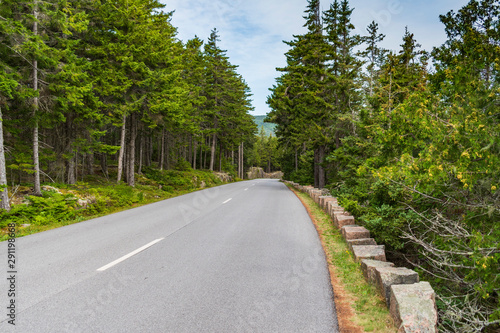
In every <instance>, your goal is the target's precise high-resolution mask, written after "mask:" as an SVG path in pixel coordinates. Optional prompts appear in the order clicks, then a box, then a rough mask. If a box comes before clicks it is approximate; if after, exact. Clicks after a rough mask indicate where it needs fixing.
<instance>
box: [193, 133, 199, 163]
mask: <svg viewBox="0 0 500 333" xmlns="http://www.w3.org/2000/svg"><path fill="white" fill-rule="evenodd" d="M197 153H198V141H197V140H194V142H193V170H196V156H197Z"/></svg>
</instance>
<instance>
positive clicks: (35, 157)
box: [33, 0, 42, 197]
mask: <svg viewBox="0 0 500 333" xmlns="http://www.w3.org/2000/svg"><path fill="white" fill-rule="evenodd" d="M33 16H34V22H33V35H35V36H36V35H38V21H37V20H38V4H37V0H35V1H34V8H33ZM33 90H34V91H35V92H37V91H38V61H37V60H36V59H35V60H33ZM37 111H38V97H35V98H34V100H33V119H34V120H35V125H34V127H33V166H34V169H35V170H34V171H35V174H34V184H33V191H34V193H33V194H34V195H36V196H40V197H41V196H42V190H41V188H40V159H39V153H38V146H39V145H38V121H37V119H36V117H37Z"/></svg>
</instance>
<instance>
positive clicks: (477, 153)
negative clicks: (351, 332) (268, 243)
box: [268, 0, 500, 332]
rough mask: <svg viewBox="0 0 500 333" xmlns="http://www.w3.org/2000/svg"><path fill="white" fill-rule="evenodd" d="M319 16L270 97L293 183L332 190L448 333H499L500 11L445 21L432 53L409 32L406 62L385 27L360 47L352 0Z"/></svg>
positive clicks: (488, 2) (309, 19)
mask: <svg viewBox="0 0 500 333" xmlns="http://www.w3.org/2000/svg"><path fill="white" fill-rule="evenodd" d="M323 6H324V4H323ZM320 8H321V7H320V1H319V0H309V1H308V6H307V9H306V11H305V16H304V19H305V27H306V28H307V32H306V33H304V34H303V35H297V36H294V38H293V40H291V41H289V42H286V43H287V44H288V45H289V47H290V49H289V51H288V52H287V53H286V58H287V65H286V66H285V67H283V68H278V70H279V71H280V72H281V76H280V77H278V78H277V79H276V84H275V85H274V86H273V87H272V88H271V95H270V96H269V97H268V104H269V106H270V107H271V108H272V111H271V112H270V114H269V115H268V121H270V122H273V123H276V124H277V128H276V133H277V136H278V140H279V147H280V149H281V157H280V161H279V163H280V165H281V167H282V170H283V171H284V172H285V175H286V178H288V179H290V180H293V181H297V182H300V183H302V184H314V185H315V186H316V187H320V188H323V187H326V188H328V189H330V190H331V192H332V194H334V195H335V196H337V197H338V198H339V199H340V200H339V201H340V203H341V204H342V206H343V207H345V208H346V209H347V210H349V211H350V212H351V213H352V214H354V215H355V216H356V218H357V220H358V221H359V223H360V224H364V225H366V226H368V227H369V229H370V230H371V231H372V233H373V234H374V236H375V238H376V240H377V241H379V242H380V243H382V244H386V248H387V250H388V253H389V254H390V257H391V258H390V259H391V260H394V261H397V262H398V264H402V265H403V264H404V265H408V266H410V267H413V268H415V269H416V270H417V271H418V272H419V273H420V274H421V277H422V278H423V279H424V280H427V281H430V282H431V284H432V285H433V287H434V288H435V290H436V292H437V295H438V300H437V301H438V307H439V311H440V323H439V325H440V330H441V331H442V332H498V330H499V323H500V303H499V290H500V274H499V272H500V224H499V223H498V221H499V219H500V200H499V196H500V194H499V193H500V191H499V186H500V160H499V159H500V136H499V133H500V60H499V59H500V4H499V3H498V1H495V0H471V1H470V2H469V3H468V4H467V5H466V6H464V7H463V8H461V9H460V10H458V11H457V12H455V11H450V12H448V13H446V14H443V15H441V16H440V20H441V22H442V24H443V28H444V30H445V32H446V36H447V40H446V42H445V43H444V44H443V45H441V46H437V47H435V48H434V49H433V50H432V51H431V52H427V51H424V50H422V49H421V48H420V45H419V44H418V42H417V40H415V37H414V35H413V34H412V33H411V31H409V30H408V29H406V31H401V34H402V36H403V37H402V41H401V46H400V49H399V50H397V51H390V50H385V49H383V48H382V47H381V46H380V42H381V41H382V40H383V39H384V38H385V36H384V34H382V33H381V32H380V29H379V26H378V24H377V23H376V22H371V23H370V22H367V28H366V33H365V35H364V36H360V35H357V34H355V33H354V26H353V24H352V22H351V15H352V13H353V8H351V7H350V4H349V2H348V0H341V1H337V0H335V1H334V2H333V3H331V4H329V6H328V9H327V10H325V11H324V12H321V10H320Z"/></svg>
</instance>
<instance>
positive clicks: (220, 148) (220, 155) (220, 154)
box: [219, 146, 223, 172]
mask: <svg viewBox="0 0 500 333" xmlns="http://www.w3.org/2000/svg"><path fill="white" fill-rule="evenodd" d="M222 155H223V152H222V146H219V172H222Z"/></svg>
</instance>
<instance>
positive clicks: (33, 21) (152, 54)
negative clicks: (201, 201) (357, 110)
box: [0, 0, 257, 209]
mask: <svg viewBox="0 0 500 333" xmlns="http://www.w3.org/2000/svg"><path fill="white" fill-rule="evenodd" d="M163 8H164V5H162V4H161V3H159V1H156V0H126V1H125V0H122V1H120V0H118V1H112V2H110V1H90V0H68V1H65V0H63V1H50V0H49V1H38V0H31V1H12V0H7V1H2V2H0V187H1V189H3V191H2V192H1V195H2V197H1V198H0V204H1V206H0V208H4V209H9V200H8V198H9V197H8V190H7V189H8V188H7V184H9V185H12V184H20V183H27V182H30V183H32V184H33V194H34V195H41V189H40V184H41V182H44V181H51V182H52V181H53V182H58V183H66V184H74V183H76V182H77V180H82V179H84V177H85V176H86V175H92V174H93V173H96V172H98V173H100V174H101V175H104V176H105V177H108V178H109V177H111V176H112V177H113V179H114V181H118V182H120V181H125V182H126V183H127V184H128V185H130V186H134V184H135V177H136V173H139V174H140V173H141V171H142V169H143V168H144V167H155V168H158V169H161V170H163V169H171V168H174V167H178V166H179V165H180V167H181V168H182V167H183V166H185V167H186V166H187V167H191V168H193V169H207V170H218V171H220V170H226V169H229V170H232V171H234V172H235V175H236V172H237V175H239V176H240V177H241V178H242V177H243V167H244V166H243V164H244V163H245V161H246V160H245V159H244V149H245V143H247V142H249V141H252V140H253V141H255V138H254V136H255V133H256V131H257V129H256V125H255V123H254V122H253V117H252V116H251V115H250V114H249V111H251V110H252V109H253V107H252V106H251V100H250V95H251V94H250V90H249V87H248V86H247V84H246V82H245V81H244V79H243V78H242V77H241V75H239V74H238V73H237V71H236V69H237V66H235V65H233V64H231V63H230V61H229V59H228V57H227V56H226V51H225V50H222V49H220V47H219V45H218V42H219V36H218V32H217V30H215V29H214V30H213V31H212V33H211V35H210V36H209V38H208V40H207V41H206V42H204V41H202V40H201V39H200V38H198V37H196V36H195V37H194V38H193V39H191V40H189V41H187V42H186V43H182V42H181V41H180V40H179V39H177V38H176V33H177V32H176V28H175V27H174V26H172V24H171V23H170V21H171V17H172V15H173V13H172V12H165V11H163ZM114 177H116V178H114Z"/></svg>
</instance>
